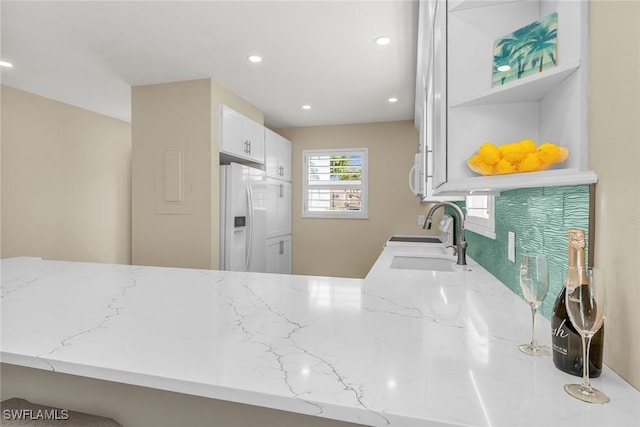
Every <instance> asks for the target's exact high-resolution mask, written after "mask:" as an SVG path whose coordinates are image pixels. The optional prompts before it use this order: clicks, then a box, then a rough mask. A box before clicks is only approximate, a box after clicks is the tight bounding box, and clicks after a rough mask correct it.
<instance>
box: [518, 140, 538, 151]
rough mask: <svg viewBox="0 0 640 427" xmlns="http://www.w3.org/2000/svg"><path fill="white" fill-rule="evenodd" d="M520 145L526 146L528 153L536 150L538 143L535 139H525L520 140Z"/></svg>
mask: <svg viewBox="0 0 640 427" xmlns="http://www.w3.org/2000/svg"><path fill="white" fill-rule="evenodd" d="M520 145H522V146H523V147H524V149H525V151H526V152H527V154H528V153H535V152H536V143H535V141H534V140H533V139H523V140H522V141H520Z"/></svg>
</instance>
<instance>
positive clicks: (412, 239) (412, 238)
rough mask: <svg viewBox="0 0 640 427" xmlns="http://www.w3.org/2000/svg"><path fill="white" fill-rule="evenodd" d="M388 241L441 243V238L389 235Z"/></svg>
mask: <svg viewBox="0 0 640 427" xmlns="http://www.w3.org/2000/svg"><path fill="white" fill-rule="evenodd" d="M389 241H390V242H406V243H435V244H439V243H442V239H440V238H439V237H432V236H391V237H390V238H389Z"/></svg>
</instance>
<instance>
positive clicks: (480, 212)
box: [465, 196, 496, 239]
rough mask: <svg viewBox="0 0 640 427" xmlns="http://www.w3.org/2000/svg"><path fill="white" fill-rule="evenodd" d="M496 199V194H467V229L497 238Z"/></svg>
mask: <svg viewBox="0 0 640 427" xmlns="http://www.w3.org/2000/svg"><path fill="white" fill-rule="evenodd" d="M495 200H496V199H495V196H467V197H466V198H465V206H466V211H467V212H466V214H465V229H467V230H469V231H473V232H474V233H478V234H480V235H483V236H485V237H488V238H490V239H495V238H496V221H495V206H496V204H495Z"/></svg>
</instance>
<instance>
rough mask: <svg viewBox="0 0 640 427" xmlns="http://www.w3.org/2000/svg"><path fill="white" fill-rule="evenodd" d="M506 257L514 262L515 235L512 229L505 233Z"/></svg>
mask: <svg viewBox="0 0 640 427" xmlns="http://www.w3.org/2000/svg"><path fill="white" fill-rule="evenodd" d="M507 258H509V261H511V262H516V235H515V234H514V233H513V231H510V232H509V233H508V234H507Z"/></svg>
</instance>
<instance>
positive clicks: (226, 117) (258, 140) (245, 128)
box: [220, 105, 264, 164]
mask: <svg viewBox="0 0 640 427" xmlns="http://www.w3.org/2000/svg"><path fill="white" fill-rule="evenodd" d="M220 116H221V117H220V128H221V130H220V132H221V134H220V153H221V154H223V155H227V156H231V157H233V158H236V159H240V160H245V161H250V162H254V163H260V164H263V163H264V127H263V126H262V125H261V124H260V123H257V122H254V121H253V120H251V119H249V118H248V117H245V116H244V115H242V114H240V113H239V112H237V111H235V110H233V109H231V108H229V107H227V106H226V105H221V106H220Z"/></svg>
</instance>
